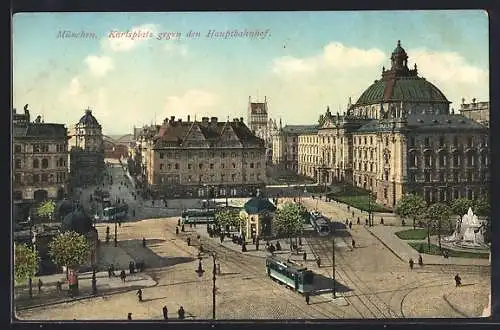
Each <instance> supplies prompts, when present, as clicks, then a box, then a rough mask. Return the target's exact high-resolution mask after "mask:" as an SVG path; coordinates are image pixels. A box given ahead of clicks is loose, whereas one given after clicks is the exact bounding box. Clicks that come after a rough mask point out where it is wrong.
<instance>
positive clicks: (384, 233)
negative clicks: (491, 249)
mask: <svg viewBox="0 0 500 330" xmlns="http://www.w3.org/2000/svg"><path fill="white" fill-rule="evenodd" d="M365 229H366V230H368V232H370V233H371V234H372V235H373V236H374V237H376V238H377V239H378V240H379V241H380V242H381V243H382V244H383V245H384V246H385V247H387V248H388V249H389V250H390V251H391V252H392V253H394V255H396V256H397V257H398V258H399V259H401V261H404V262H408V260H409V259H410V258H413V260H415V261H417V260H418V256H419V254H420V253H418V251H416V250H414V249H413V248H412V247H411V246H410V245H408V242H410V241H405V240H402V239H400V238H399V237H397V236H396V235H395V233H396V232H398V231H401V230H405V229H408V227H394V226H374V227H366V226H365ZM422 258H423V260H424V263H425V264H426V265H465V266H467V265H475V266H490V262H489V260H488V259H473V258H458V257H449V258H448V259H445V258H443V257H442V256H436V255H430V254H425V253H422Z"/></svg>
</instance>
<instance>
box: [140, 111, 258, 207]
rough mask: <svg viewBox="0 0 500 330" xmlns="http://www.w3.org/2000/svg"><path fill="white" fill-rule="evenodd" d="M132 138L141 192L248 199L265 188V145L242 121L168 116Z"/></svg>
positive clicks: (173, 195) (171, 195)
mask: <svg viewBox="0 0 500 330" xmlns="http://www.w3.org/2000/svg"><path fill="white" fill-rule="evenodd" d="M137 135H138V139H137V140H138V143H139V146H138V149H140V153H141V157H140V158H141V162H142V177H143V179H142V182H143V188H145V189H146V190H149V192H150V193H152V194H153V195H158V196H165V197H176V196H179V197H180V196H193V197H195V196H196V197H209V196H214V197H218V196H249V195H253V194H255V193H256V191H257V189H259V188H263V187H264V186H265V184H266V172H265V168H266V158H265V152H266V148H265V142H264V140H262V139H261V138H258V137H257V136H255V134H254V133H252V131H251V130H250V129H249V128H248V127H247V126H246V125H245V123H244V122H243V118H240V119H237V118H235V119H233V121H229V120H228V121H218V119H217V117H211V118H209V117H203V118H202V120H201V121H197V120H196V119H195V120H194V121H191V119H190V116H188V118H187V121H183V120H182V119H177V120H176V119H175V117H170V118H167V119H165V121H164V122H163V124H162V125H161V126H158V125H154V126H151V127H146V128H144V130H143V131H142V132H138V133H137Z"/></svg>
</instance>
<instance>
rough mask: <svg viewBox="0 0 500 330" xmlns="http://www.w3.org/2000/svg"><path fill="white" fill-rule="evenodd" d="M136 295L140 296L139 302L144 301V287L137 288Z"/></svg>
mask: <svg viewBox="0 0 500 330" xmlns="http://www.w3.org/2000/svg"><path fill="white" fill-rule="evenodd" d="M136 295H137V297H138V298H139V302H142V289H139V290H137V293H136Z"/></svg>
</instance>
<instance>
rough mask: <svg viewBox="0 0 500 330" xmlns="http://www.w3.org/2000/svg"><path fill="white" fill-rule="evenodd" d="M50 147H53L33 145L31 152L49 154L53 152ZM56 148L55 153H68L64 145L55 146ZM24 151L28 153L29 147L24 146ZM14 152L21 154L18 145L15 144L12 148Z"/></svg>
mask: <svg viewBox="0 0 500 330" xmlns="http://www.w3.org/2000/svg"><path fill="white" fill-rule="evenodd" d="M50 146H53V145H50V144H33V149H31V150H32V152H49V151H54V150H53V148H51V147H50ZM55 147H56V150H55V152H66V151H68V147H67V146H66V145H64V144H56V145H55ZM26 149H27V150H26V151H28V149H29V146H26ZM14 152H16V153H20V152H23V148H22V146H21V145H20V144H16V145H15V146H14Z"/></svg>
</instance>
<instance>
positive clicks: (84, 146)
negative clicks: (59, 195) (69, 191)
mask: <svg viewBox="0 0 500 330" xmlns="http://www.w3.org/2000/svg"><path fill="white" fill-rule="evenodd" d="M70 142H71V145H70V147H71V150H70V175H71V183H72V186H73V187H76V186H80V185H83V184H90V183H94V182H96V180H97V178H98V176H99V175H100V173H101V172H102V170H103V169H104V142H103V135H102V127H101V125H100V124H99V122H98V121H97V119H96V118H95V117H94V116H93V115H92V111H91V110H90V109H87V110H85V115H83V116H82V118H80V120H79V121H78V123H77V124H76V125H75V127H74V131H73V132H72V136H71V141H70Z"/></svg>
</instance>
